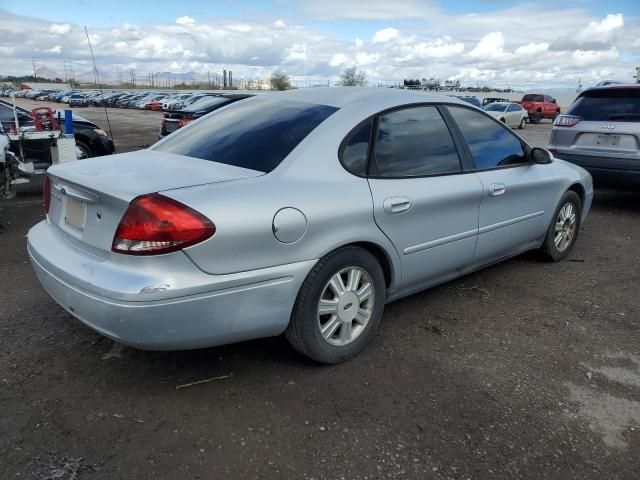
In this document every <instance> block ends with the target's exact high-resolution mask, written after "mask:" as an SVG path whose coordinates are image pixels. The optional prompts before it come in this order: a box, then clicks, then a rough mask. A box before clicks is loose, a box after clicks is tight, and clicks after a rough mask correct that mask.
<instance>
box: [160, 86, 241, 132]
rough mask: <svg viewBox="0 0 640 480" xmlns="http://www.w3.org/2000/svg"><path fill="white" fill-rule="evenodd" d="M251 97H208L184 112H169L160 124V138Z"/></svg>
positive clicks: (184, 109)
mask: <svg viewBox="0 0 640 480" xmlns="http://www.w3.org/2000/svg"><path fill="white" fill-rule="evenodd" d="M249 96H250V95H226V94H225V95H207V96H203V97H201V98H200V99H199V100H198V101H196V102H194V103H192V104H191V105H189V106H188V107H185V108H183V109H182V110H167V111H165V112H164V114H163V116H162V121H161V123H160V134H159V138H163V137H165V136H167V135H169V134H170V133H173V132H175V131H176V130H178V129H179V128H182V127H184V126H185V125H188V124H189V123H191V122H193V121H194V120H197V119H198V118H200V117H203V116H204V115H206V114H207V113H210V112H213V111H214V110H217V109H218V108H221V107H224V106H226V105H229V104H230V103H233V102H237V101H238V100H242V99H244V98H247V97H249Z"/></svg>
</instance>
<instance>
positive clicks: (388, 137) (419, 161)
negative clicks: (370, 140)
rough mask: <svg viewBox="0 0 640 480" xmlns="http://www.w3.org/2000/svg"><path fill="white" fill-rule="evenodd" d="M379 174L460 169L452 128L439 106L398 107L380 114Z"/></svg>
mask: <svg viewBox="0 0 640 480" xmlns="http://www.w3.org/2000/svg"><path fill="white" fill-rule="evenodd" d="M375 160H376V161H375V167H376V172H375V173H376V174H377V175H378V176H383V177H412V176H421V175H434V174H441V173H451V172H458V171H460V169H461V167H460V159H459V158H458V152H457V150H456V147H455V144H454V143H453V138H452V137H451V133H449V129H448V128H447V126H446V124H445V123H444V120H443V119H442V116H441V115H440V112H438V110H437V109H436V107H417V108H407V109H404V110H398V111H395V112H391V113H387V114H385V115H382V116H380V119H379V123H378V134H377V136H376V143H375Z"/></svg>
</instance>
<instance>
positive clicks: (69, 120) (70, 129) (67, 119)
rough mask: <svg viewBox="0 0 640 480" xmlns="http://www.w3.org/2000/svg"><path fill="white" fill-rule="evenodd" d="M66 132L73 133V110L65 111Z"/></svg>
mask: <svg viewBox="0 0 640 480" xmlns="http://www.w3.org/2000/svg"><path fill="white" fill-rule="evenodd" d="M64 134H65V135H69V136H71V135H73V114H72V113H71V110H65V111H64Z"/></svg>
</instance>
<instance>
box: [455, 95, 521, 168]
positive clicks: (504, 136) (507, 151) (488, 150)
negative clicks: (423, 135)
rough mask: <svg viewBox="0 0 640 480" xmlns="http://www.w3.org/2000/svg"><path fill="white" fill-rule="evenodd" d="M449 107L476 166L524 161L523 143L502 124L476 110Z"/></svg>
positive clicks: (485, 166)
mask: <svg viewBox="0 0 640 480" xmlns="http://www.w3.org/2000/svg"><path fill="white" fill-rule="evenodd" d="M448 108H449V111H450V112H451V115H453V118H454V120H455V121H456V123H457V124H458V127H459V128H460V130H461V131H462V135H463V136H464V138H465V140H466V141H467V144H468V145H469V149H470V150H471V155H472V156H473V160H474V162H475V164H476V167H477V168H478V169H480V170H485V169H488V168H495V167H504V166H507V165H513V164H518V163H525V162H526V155H525V151H524V148H523V146H522V143H521V142H520V140H519V139H518V137H516V136H515V135H514V134H513V133H511V132H510V131H509V130H507V129H506V128H505V127H503V126H502V125H500V124H498V123H497V122H495V121H494V120H492V119H491V118H489V117H487V116H486V115H485V114H482V113H479V112H476V111H475V110H470V109H468V108H457V107H448Z"/></svg>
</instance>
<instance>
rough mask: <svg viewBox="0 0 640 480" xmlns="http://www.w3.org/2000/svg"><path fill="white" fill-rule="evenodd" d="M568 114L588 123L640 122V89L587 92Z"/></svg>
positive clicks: (570, 108) (572, 106)
mask: <svg viewBox="0 0 640 480" xmlns="http://www.w3.org/2000/svg"><path fill="white" fill-rule="evenodd" d="M567 114H569V115H576V116H578V117H581V118H582V119H583V120H587V121H595V122H601V121H605V120H606V121H616V122H638V121H640V88H638V89H635V90H631V89H618V88H611V89H603V90H598V91H593V92H585V93H584V94H583V96H581V97H580V98H578V99H577V100H576V101H575V103H574V104H573V105H571V107H569V110H567Z"/></svg>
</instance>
